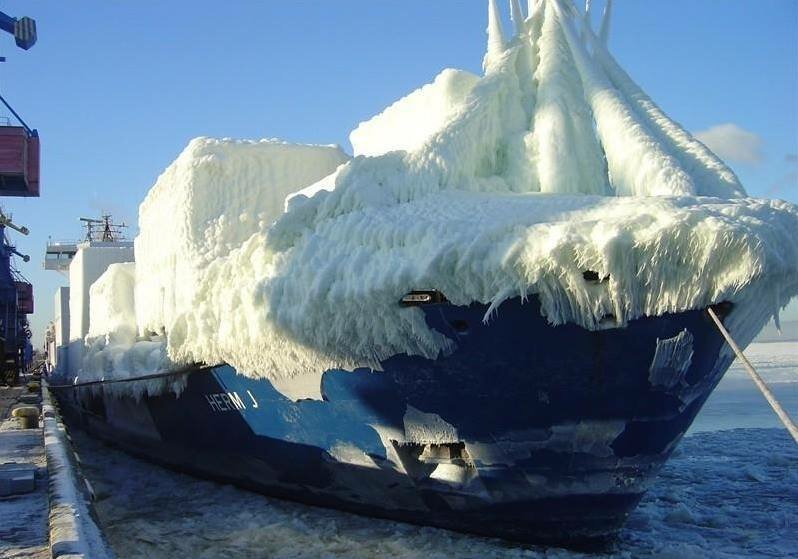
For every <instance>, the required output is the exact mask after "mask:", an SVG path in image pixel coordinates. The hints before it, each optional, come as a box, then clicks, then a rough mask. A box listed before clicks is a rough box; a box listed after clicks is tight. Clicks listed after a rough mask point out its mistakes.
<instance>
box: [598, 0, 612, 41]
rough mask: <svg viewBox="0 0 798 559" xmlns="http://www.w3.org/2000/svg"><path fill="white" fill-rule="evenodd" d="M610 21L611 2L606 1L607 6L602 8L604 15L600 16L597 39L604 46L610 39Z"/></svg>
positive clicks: (609, 0)
mask: <svg viewBox="0 0 798 559" xmlns="http://www.w3.org/2000/svg"><path fill="white" fill-rule="evenodd" d="M610 19H612V0H607V5H606V6H604V15H603V16H601V27H600V28H599V37H600V38H601V42H602V43H604V44H605V45H606V44H607V42H608V41H609V39H610Z"/></svg>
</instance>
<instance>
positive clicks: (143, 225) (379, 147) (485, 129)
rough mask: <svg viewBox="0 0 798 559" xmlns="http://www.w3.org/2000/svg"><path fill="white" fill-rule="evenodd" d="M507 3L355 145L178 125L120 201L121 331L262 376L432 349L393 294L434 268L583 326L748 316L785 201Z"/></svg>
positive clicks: (456, 298)
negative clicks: (129, 207)
mask: <svg viewBox="0 0 798 559" xmlns="http://www.w3.org/2000/svg"><path fill="white" fill-rule="evenodd" d="M520 13H521V9H520V8H518V7H517V6H516V7H514V8H513V14H514V16H513V17H514V21H515V31H514V32H513V33H512V35H511V36H505V34H504V33H503V32H502V30H501V25H500V21H499V17H498V15H497V7H496V4H495V2H491V3H490V10H489V14H490V18H489V20H490V21H489V26H488V34H489V37H488V49H487V54H486V56H485V60H484V67H485V75H484V76H483V77H481V78H476V77H474V76H471V75H469V74H466V73H459V72H456V71H453V70H447V71H445V72H444V73H443V74H441V76H439V77H438V78H437V79H436V80H435V81H434V82H433V83H432V84H430V85H428V86H425V87H423V88H421V89H420V90H418V91H417V92H414V93H412V94H411V95H409V96H407V97H406V98H404V99H402V100H401V101H399V102H397V103H395V104H394V105H392V106H391V107H390V108H389V109H387V110H386V111H385V112H384V113H383V114H381V115H379V116H377V117H376V118H375V119H373V120H372V121H370V122H368V123H364V124H361V125H360V126H359V127H358V128H357V129H356V130H355V132H353V135H352V141H353V144H354V145H355V146H356V148H357V151H358V152H360V153H368V154H370V156H359V157H356V158H354V159H352V160H351V161H347V158H346V157H345V156H343V154H341V153H340V151H339V152H334V151H330V150H329V148H318V147H302V146H289V145H286V144H273V143H268V144H262V143H261V144H259V143H257V142H256V143H249V142H243V143H242V142H233V141H227V140H208V139H202V140H196V141H194V142H192V143H191V144H190V145H189V147H188V148H187V149H186V151H185V152H184V153H183V154H181V156H180V157H179V158H178V159H177V160H176V161H175V163H174V164H172V165H171V166H170V167H169V169H167V171H166V172H165V173H164V174H163V175H162V176H161V177H160V178H159V180H158V183H157V184H156V186H155V187H154V188H153V189H152V190H151V191H150V193H149V194H148V195H147V198H146V199H145V201H144V202H143V203H142V205H141V208H140V218H139V219H140V231H141V232H140V235H139V237H138V238H137V240H136V253H137V258H136V260H137V269H136V286H135V291H136V296H135V300H136V311H137V317H136V318H137V324H138V329H139V333H140V334H142V335H149V334H151V333H156V334H163V335H165V336H166V340H167V342H166V343H167V345H168V348H167V350H168V355H169V357H170V358H171V360H172V361H173V362H174V363H179V364H189V363H194V362H204V363H219V362H227V363H230V364H232V365H234V366H235V367H236V368H237V370H238V371H239V372H241V373H243V374H248V375H253V376H259V375H266V376H268V377H269V378H277V377H280V376H292V375H295V374H301V373H306V372H309V371H315V372H317V373H320V372H321V371H323V370H325V369H326V368H329V367H332V366H336V365H343V366H347V367H352V366H355V365H358V364H365V365H374V364H375V363H377V362H378V361H379V360H380V359H384V358H386V357H389V356H391V355H395V354H401V353H407V354H415V355H423V356H427V357H433V356H435V355H438V354H439V353H440V352H442V351H443V352H446V351H449V350H451V347H450V343H449V342H448V341H447V340H446V339H445V338H444V337H442V336H440V335H439V334H438V333H436V332H433V331H431V330H430V329H429V328H428V327H427V326H426V324H424V322H423V320H422V318H421V315H420V313H418V312H417V311H416V310H414V309H406V308H401V307H399V306H397V305H396V301H398V300H399V299H401V297H402V296H403V295H404V294H406V293H408V292H409V291H411V290H412V289H415V288H417V287H419V286H434V287H435V288H437V289H439V290H440V291H442V292H443V293H445V295H446V297H448V298H449V300H450V301H452V302H455V303H457V304H468V303H471V302H483V303H488V304H490V305H491V308H492V309H495V308H496V307H497V306H498V305H499V304H500V303H501V302H502V301H503V300H505V299H507V298H510V297H514V296H519V295H520V296H527V295H531V294H535V295H537V296H539V297H540V300H541V303H542V311H543V313H544V314H545V316H546V317H547V319H548V320H549V322H551V323H552V324H562V323H566V322H573V323H576V324H579V325H581V326H584V327H586V328H591V329H595V328H604V327H609V326H613V327H622V326H623V325H624V324H626V323H627V322H628V321H629V320H631V319H633V318H636V317H640V316H656V315H661V314H662V313H665V312H675V311H681V310H687V309H695V308H701V307H703V306H706V305H708V304H711V303H715V302H720V301H731V302H734V303H737V304H739V305H740V306H742V307H743V308H747V306H746V305H747V304H748V303H749V302H750V303H751V308H750V309H749V310H750V312H751V313H753V315H755V316H752V317H751V320H746V321H743V322H744V324H745V327H744V328H743V327H740V328H742V329H741V330H738V331H737V332H736V334H737V335H738V336H739V337H740V338H741V340H743V341H744V342H745V341H747V340H749V339H750V338H751V337H752V336H753V335H755V333H756V330H757V329H758V328H760V327H761V325H762V324H763V323H764V321H765V320H766V318H767V317H768V316H770V315H772V314H774V313H776V312H777V310H778V309H779V307H780V306H781V305H783V304H785V303H786V301H787V300H788V299H789V297H791V296H792V295H793V294H794V293H795V292H796V262H797V261H798V247H797V246H796V244H795V242H794V241H793V239H794V238H795V236H796V232H798V212H796V208H795V206H793V205H791V204H788V203H786V202H780V201H768V200H754V199H750V198H746V197H745V192H744V189H743V188H742V186H741V185H740V183H739V181H738V179H737V177H736V176H735V175H734V173H733V172H732V171H731V170H730V169H729V168H728V167H727V166H726V165H725V164H724V163H723V162H722V161H720V160H719V159H718V158H717V157H716V156H715V155H714V154H713V153H712V152H710V151H709V150H708V149H707V148H706V147H705V146H704V145H703V144H701V143H700V142H699V141H698V140H696V139H694V138H693V137H692V136H691V135H690V134H689V133H688V132H687V131H685V130H684V129H683V128H682V127H681V126H679V124H678V123H676V122H675V121H673V120H672V119H670V118H669V117H667V116H666V115H665V114H664V113H663V112H662V111H661V109H659V108H658V107H657V106H656V105H655V104H654V103H653V102H652V101H651V99H650V98H649V97H648V96H647V95H646V94H645V93H644V92H643V91H642V90H641V89H640V88H639V87H638V86H637V85H636V84H634V82H633V81H632V80H631V79H630V78H629V76H628V75H627V74H626V73H625V72H624V71H623V70H622V69H621V68H620V67H619V65H618V64H617V62H616V61H615V60H614V58H613V57H612V55H611V54H609V52H608V51H607V48H606V45H605V43H604V41H602V40H601V39H600V38H597V37H596V36H595V34H594V32H593V31H592V29H591V28H590V26H589V25H588V24H587V23H586V20H585V18H584V16H583V14H581V13H580V12H579V11H578V10H577V9H576V8H575V7H574V6H573V5H572V4H571V2H567V1H563V0H545V1H539V2H531V4H530V12H529V14H528V16H526V15H525V17H523V18H522V17H521V16H520V15H519V14H520ZM604 25H605V26H606V25H607V24H606V22H605V24H604ZM605 34H606V30H605ZM431 112H435V113H436V114H437V118H431V117H430V113H431ZM419 130H422V131H424V133H425V134H426V135H425V137H419ZM397 148H402V149H401V150H398V151H388V150H395V149H397ZM325 149H326V150H327V151H325ZM378 154H379V155H378ZM275 158H278V159H279V160H280V161H283V162H285V163H284V165H286V166H287V167H290V165H293V164H294V163H290V162H291V161H297V162H302V163H296V164H297V165H298V166H299V168H301V169H303V170H305V171H307V172H306V173H305V174H304V175H301V176H300V174H297V173H296V172H293V171H291V170H290V169H288V168H287V169H286V170H284V171H281V172H272V171H267V169H272V167H271V166H273V165H274V161H275ZM263 165H266V167H264V166H263ZM339 165H340V167H339ZM331 170H332V171H335V172H334V173H332V174H331V175H330V176H329V177H327V178H325V179H323V180H321V181H319V182H317V183H316V184H314V185H313V186H312V187H310V188H308V189H305V190H303V191H300V193H299V194H295V195H292V196H290V197H289V200H288V202H287V204H286V206H287V210H286V212H285V213H284V214H283V213H282V204H281V200H282V198H283V197H284V196H285V195H286V194H288V193H290V192H292V191H295V190H298V189H299V188H301V187H302V186H304V185H305V184H310V183H312V182H314V181H316V180H317V179H319V175H321V174H323V173H326V172H328V171H331ZM311 171H312V172H311ZM314 173H315V174H316V176H311V175H313V174H314ZM176 216H177V217H176ZM274 219H276V223H274V224H273V225H272V221H273V220H274ZM165 232H168V233H167V234H165ZM586 271H590V272H592V274H594V275H595V276H596V277H598V278H599V280H602V281H597V282H589V281H585V279H584V277H583V274H584V272H586ZM590 277H593V275H591V276H590ZM742 314H745V313H743V312H741V313H738V316H741V315H742ZM487 318H488V317H486V319H487Z"/></svg>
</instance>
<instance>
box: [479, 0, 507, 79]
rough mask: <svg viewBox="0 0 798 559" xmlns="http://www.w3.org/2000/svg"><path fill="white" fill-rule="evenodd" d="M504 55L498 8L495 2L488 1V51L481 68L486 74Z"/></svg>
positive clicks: (494, 0) (493, 0)
mask: <svg viewBox="0 0 798 559" xmlns="http://www.w3.org/2000/svg"><path fill="white" fill-rule="evenodd" d="M503 53H504V33H502V23H501V20H500V19H499V8H498V7H497V6H496V0H488V51H487V53H485V59H484V60H483V61H482V67H483V69H484V70H485V73H487V72H488V71H489V70H490V69H491V68H492V67H493V65H494V63H496V62H497V61H498V60H499V59H500V58H501V56H502V54H503Z"/></svg>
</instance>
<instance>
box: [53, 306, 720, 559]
mask: <svg viewBox="0 0 798 559" xmlns="http://www.w3.org/2000/svg"><path fill="white" fill-rule="evenodd" d="M422 309H423V311H424V312H425V315H426V319H427V322H428V324H429V325H430V326H431V327H432V328H435V329H436V330H438V331H440V332H442V333H444V334H445V335H447V336H449V337H450V338H452V339H453V340H454V341H455V342H456V343H457V349H456V350H455V351H454V352H453V353H452V354H450V355H448V356H445V357H440V358H438V359H437V360H428V359H423V358H419V357H408V356H395V357H393V358H391V359H388V360H387V361H385V362H383V363H382V366H383V369H384V370H383V371H381V372H372V371H370V370H365V369H363V370H356V371H354V372H347V371H342V370H329V371H326V372H325V373H324V374H323V376H322V378H321V393H322V396H323V400H312V399H306V400H302V399H301V400H299V401H294V400H292V399H290V398H288V397H286V396H285V395H284V394H283V393H281V392H280V391H278V390H277V389H276V388H275V387H274V386H273V385H272V383H270V382H269V381H267V380H264V379H251V378H247V377H244V376H241V375H238V374H236V371H235V370H234V369H233V368H232V367H230V366H226V365H224V366H218V367H212V368H206V369H197V370H194V371H189V372H182V373H176V374H186V375H187V378H186V386H185V389H184V390H183V391H182V393H181V394H180V395H179V396H176V395H174V394H172V393H165V394H162V395H159V396H145V397H144V398H143V399H141V400H140V401H137V400H135V399H134V398H132V397H119V396H117V395H112V394H111V393H110V391H109V390H108V389H107V387H105V388H104V387H103V386H100V387H97V386H93V387H83V388H80V387H78V388H74V387H70V388H61V389H57V390H55V391H54V393H55V395H56V396H57V398H58V400H59V402H60V404H61V407H62V411H63V412H64V413H65V414H66V415H67V416H68V417H71V418H73V419H74V420H75V421H76V422H79V424H80V425H82V426H83V427H85V428H86V429H87V430H89V431H90V432H92V433H94V434H96V435H98V436H100V437H102V438H105V439H107V440H110V441H112V442H113V443H115V444H118V445H120V446H122V447H123V448H125V449H127V450H129V451H131V452H133V453H135V454H138V455H142V456H145V457H147V458H149V459H152V460H154V461H157V462H160V463H163V464H167V465H170V466H172V467H176V468H178V469H181V470H184V471H187V472H191V473H194V474H197V475H200V476H205V477H210V478H213V479H217V480H222V481H225V482H230V483H234V484H237V485H240V486H244V487H248V488H251V489H254V490H257V491H260V492H263V493H266V494H268V495H274V496H278V497H283V498H288V499H292V500H296V501H301V502H305V503H310V504H315V505H321V506H326V507H334V508H338V509H343V510H348V511H352V512H356V513H361V514H366V515H372V516H378V517H384V518H391V519H396V520H401V521H406V522H411V523H417V524H425V525H433V526H439V527H443V528H449V529H454V530H458V531H465V532H472V533H478V534H484V535H489V536H498V537H504V538H508V539H513V540H519V541H528V542H536V543H551V544H560V545H569V546H583V545H590V544H594V543H601V542H606V541H607V540H608V538H611V537H612V536H613V535H614V534H615V533H617V531H618V530H619V529H620V527H621V526H622V524H623V522H624V520H625V519H626V517H627V516H628V515H629V513H630V512H631V511H632V510H633V509H634V507H635V506H636V505H637V503H638V502H639V500H640V498H641V497H642V495H643V493H644V492H645V491H646V489H647V487H648V486H649V485H650V484H651V483H652V481H653V480H654V478H655V476H656V473H657V471H658V469H659V468H660V466H662V464H663V463H664V462H665V460H666V459H667V458H668V456H669V455H670V453H671V452H672V451H673V449H674V447H675V445H676V444H677V443H678V441H679V439H680V438H681V436H682V435H683V434H684V433H685V431H686V430H687V428H688V427H689V426H690V424H691V423H692V421H693V419H694V418H695V416H696V414H697V413H698V412H699V410H700V409H701V406H702V405H703V404H704V402H705V401H706V399H707V397H708V396H709V394H710V392H711V391H712V390H713V388H714V387H715V386H716V385H717V383H718V382H719V381H720V379H721V377H722V376H723V373H724V372H725V371H726V369H727V368H728V366H729V365H730V364H731V361H732V356H731V354H730V353H729V352H726V351H721V349H722V347H723V340H722V338H721V337H720V334H719V333H718V332H717V330H716V329H715V327H714V325H713V324H712V322H711V320H710V318H709V316H708V315H707V313H706V312H705V311H689V312H683V313H679V314H673V315H664V316H660V317H655V318H642V319H639V320H635V321H633V322H631V323H629V324H628V326H627V327H625V328H614V329H606V330H599V331H588V330H585V329H583V328H580V327H578V326H575V325H563V326H558V327H552V326H550V325H549V324H547V322H546V320H545V319H544V318H543V317H542V316H541V314H540V306H539V303H538V302H537V300H536V299H534V298H533V299H530V300H527V301H521V300H520V299H515V300H512V301H508V302H505V303H504V304H503V305H502V306H501V307H500V309H499V312H498V315H497V317H496V318H495V319H493V320H492V321H491V322H489V323H488V324H484V323H483V322H482V318H483V315H484V313H485V312H486V307H485V306H484V305H477V304H474V305H471V306H469V307H458V306H453V305H448V304H433V305H427V306H424V307H422ZM727 310H728V309H727ZM732 312H733V311H732Z"/></svg>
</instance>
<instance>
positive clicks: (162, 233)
mask: <svg viewBox="0 0 798 559" xmlns="http://www.w3.org/2000/svg"><path fill="white" fill-rule="evenodd" d="M348 159H349V158H348V156H347V155H346V154H345V153H344V152H343V151H341V149H340V148H338V147H337V146H308V145H297V144H287V143H284V142H280V141H277V140H261V141H240V140H229V139H225V140H216V139H210V138H198V139H196V140H193V141H192V142H191V143H189V145H188V147H186V149H185V150H184V151H183V153H181V154H180V156H179V157H178V158H177V160H175V162H174V163H172V165H170V166H169V167H168V168H167V169H166V171H164V173H163V174H162V175H161V176H160V177H159V178H158V181H157V182H156V183H155V186H153V187H152V189H151V190H150V192H149V193H148V194H147V197H146V198H145V199H144V202H142V204H141V207H140V208H139V229H140V233H139V236H138V237H137V238H136V255H137V257H136V262H137V267H136V312H137V316H138V321H139V326H140V327H141V328H142V329H143V330H150V331H153V332H159V331H162V329H163V327H164V326H165V325H169V324H170V323H171V322H172V321H173V320H175V318H176V315H179V314H180V312H182V311H183V309H185V308H186V305H190V304H191V301H192V300H193V298H194V290H195V288H196V287H197V286H198V285H199V283H200V282H201V278H202V273H201V271H202V269H203V268H204V267H205V266H207V265H208V263H209V262H213V261H214V260H215V259H217V258H219V257H222V256H225V255H226V254H228V253H229V252H230V250H231V249H232V248H235V247H238V246H240V245H241V243H242V242H244V241H245V240H247V239H248V238H249V237H250V236H251V235H252V234H253V233H255V232H257V231H260V230H262V229H264V228H265V227H267V226H268V225H269V224H270V223H271V222H272V221H274V220H275V218H277V217H278V216H279V215H280V214H281V213H282V211H283V201H284V199H285V197H286V195H288V194H289V193H291V192H294V191H296V190H298V189H300V188H301V187H303V186H307V185H308V184H311V183H313V182H315V181H317V180H319V179H321V178H322V177H324V176H326V175H329V174H330V173H332V172H333V171H334V170H335V169H336V168H337V167H338V166H339V165H340V164H341V163H344V162H345V161H347V160H348Z"/></svg>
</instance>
